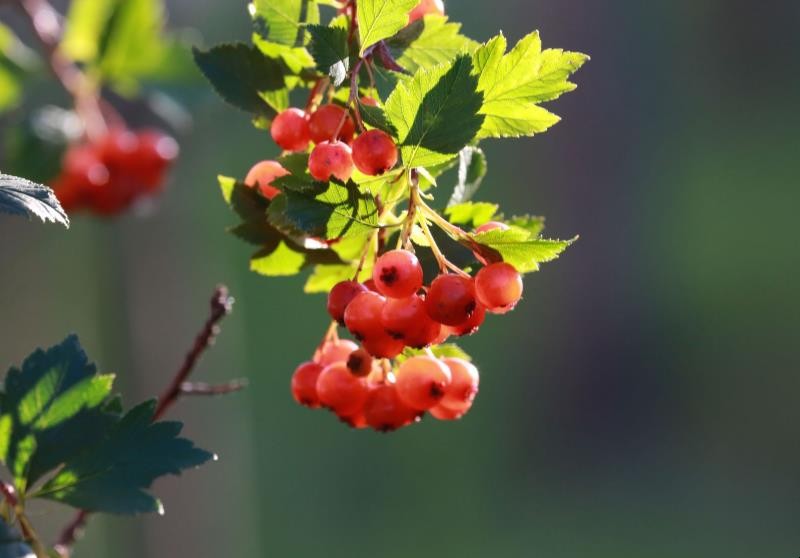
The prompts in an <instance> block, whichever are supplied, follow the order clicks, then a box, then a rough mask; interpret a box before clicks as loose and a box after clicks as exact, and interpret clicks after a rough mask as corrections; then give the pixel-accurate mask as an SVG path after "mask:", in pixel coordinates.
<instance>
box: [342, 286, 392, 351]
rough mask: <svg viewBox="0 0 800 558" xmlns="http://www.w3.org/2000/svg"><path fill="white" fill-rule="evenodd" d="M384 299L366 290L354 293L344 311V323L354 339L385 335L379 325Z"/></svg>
mask: <svg viewBox="0 0 800 558" xmlns="http://www.w3.org/2000/svg"><path fill="white" fill-rule="evenodd" d="M384 304H386V299H385V298H383V297H382V296H381V295H379V294H378V293H374V292H372V291H367V292H364V293H361V294H359V295H356V297H355V298H354V299H353V300H352V301H351V302H350V304H348V305H347V309H346V310H345V311H344V323H345V325H346V326H347V329H348V330H349V331H350V333H352V334H353V335H354V336H355V338H356V339H359V340H363V339H367V338H368V337H380V336H381V335H385V333H384V331H383V326H382V325H381V310H383V305H384Z"/></svg>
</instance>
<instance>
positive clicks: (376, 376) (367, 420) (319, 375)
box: [292, 339, 479, 432]
mask: <svg viewBox="0 0 800 558" xmlns="http://www.w3.org/2000/svg"><path fill="white" fill-rule="evenodd" d="M389 368H390V366H389V364H388V361H387V360H378V359H374V358H373V356H372V355H371V354H370V353H369V352H368V351H367V350H365V349H363V348H359V347H358V345H356V344H355V343H354V342H352V341H348V340H344V339H332V340H329V341H326V342H325V343H323V345H322V347H321V348H320V350H318V351H317V354H316V355H315V358H314V360H312V361H310V362H305V363H303V364H301V365H300V366H299V367H298V368H297V370H296V371H295V373H294V376H292V394H293V395H294V398H295V400H296V401H297V402H298V403H300V404H301V405H306V406H308V407H311V408H320V407H326V408H328V409H330V410H331V411H332V412H333V413H335V414H336V415H337V416H338V417H339V418H340V419H341V420H342V421H344V422H345V423H347V424H349V425H350V426H352V427H353V428H366V427H371V428H373V429H375V430H378V431H380V432H391V431H393V430H397V429H398V428H402V427H404V426H408V425H410V424H413V423H415V422H417V421H419V420H420V419H421V418H422V416H423V415H424V414H425V412H429V413H430V414H431V415H432V416H433V417H435V418H437V419H440V420H455V419H458V418H461V417H462V416H464V415H465V414H466V413H467V411H469V409H470V407H472V402H473V401H474V399H475V396H476V395H477V393H478V382H479V375H478V369H477V368H475V366H473V365H472V364H471V363H470V362H468V361H466V360H463V359H460V358H443V359H439V358H436V357H434V356H424V355H423V356H413V357H411V358H408V359H407V360H404V361H403V362H402V363H400V365H399V366H398V367H397V370H396V371H395V372H391V371H390V369H389Z"/></svg>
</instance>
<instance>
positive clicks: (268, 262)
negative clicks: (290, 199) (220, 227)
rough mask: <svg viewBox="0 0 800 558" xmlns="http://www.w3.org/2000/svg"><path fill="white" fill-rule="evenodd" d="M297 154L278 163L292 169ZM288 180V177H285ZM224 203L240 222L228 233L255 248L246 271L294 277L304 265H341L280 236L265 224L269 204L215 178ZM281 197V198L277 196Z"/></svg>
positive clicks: (332, 255) (321, 248) (308, 244)
mask: <svg viewBox="0 0 800 558" xmlns="http://www.w3.org/2000/svg"><path fill="white" fill-rule="evenodd" d="M299 157H301V154H293V155H287V156H285V157H284V158H282V159H281V161H282V162H284V163H285V164H286V165H288V166H287V168H292V167H293V166H294V165H296V164H298V161H297V159H298V158H299ZM287 178H288V177H287ZM218 179H219V183H220V189H221V191H222V196H223V198H224V199H225V202H226V203H227V204H228V205H229V206H230V208H231V209H232V210H233V211H235V212H236V213H237V214H238V215H239V216H240V217H241V218H242V219H243V222H242V223H240V224H238V225H236V226H235V227H232V228H231V229H230V232H231V233H232V234H234V235H235V236H237V237H239V238H240V239H242V240H244V241H245V242H248V243H250V244H255V245H256V246H259V248H260V249H259V250H258V252H256V253H255V254H254V255H253V256H252V257H251V258H250V269H251V270H252V271H255V272H256V273H260V274H261V275H267V276H285V275H294V274H296V273H298V272H300V270H301V269H302V268H303V267H305V266H306V265H311V264H316V263H323V264H334V263H335V264H338V263H341V259H340V257H339V256H338V255H337V254H336V252H334V251H333V250H331V249H330V248H329V247H328V246H326V245H324V244H322V243H320V242H318V241H316V242H314V241H310V240H307V239H305V238H302V235H299V234H295V233H294V232H292V231H290V232H288V233H287V232H283V231H280V230H278V229H277V228H275V227H274V226H273V225H272V224H270V223H269V221H267V210H268V208H269V207H270V205H271V204H270V201H269V200H267V199H266V198H265V197H263V196H262V195H261V194H259V193H258V191H256V190H255V189H254V188H249V187H248V186H245V185H244V184H242V183H241V182H237V181H236V180H235V179H233V178H228V177H225V176H220V177H218ZM279 197H282V196H279Z"/></svg>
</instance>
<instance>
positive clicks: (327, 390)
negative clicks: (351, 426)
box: [317, 362, 367, 416]
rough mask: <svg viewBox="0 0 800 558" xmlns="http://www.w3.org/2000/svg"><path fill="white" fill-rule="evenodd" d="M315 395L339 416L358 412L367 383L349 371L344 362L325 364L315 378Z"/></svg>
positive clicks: (364, 396) (365, 395)
mask: <svg viewBox="0 0 800 558" xmlns="http://www.w3.org/2000/svg"><path fill="white" fill-rule="evenodd" d="M317 395H318V396H319V401H320V403H322V404H323V405H324V406H326V407H328V408H330V409H331V410H332V411H333V412H335V413H336V414H337V415H339V416H350V415H353V414H355V413H356V412H358V411H359V410H360V409H361V408H362V407H363V406H364V402H365V401H366V399H367V384H366V382H365V381H364V380H363V379H362V378H357V377H355V376H353V375H352V374H351V373H350V370H348V369H347V365H346V364H345V363H344V362H337V363H336V364H331V365H330V366H326V367H325V368H324V369H323V370H322V372H321V373H320V375H319V378H318V379H317Z"/></svg>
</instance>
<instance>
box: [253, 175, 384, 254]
mask: <svg viewBox="0 0 800 558" xmlns="http://www.w3.org/2000/svg"><path fill="white" fill-rule="evenodd" d="M267 218H268V219H269V221H270V223H272V224H273V225H274V226H275V227H277V228H278V229H280V230H282V231H284V232H286V233H287V234H292V233H295V234H301V235H307V236H312V237H317V238H322V239H324V240H334V239H340V238H342V237H346V236H350V235H359V236H360V235H367V234H369V233H370V232H372V230H374V229H376V228H377V226H378V210H377V207H376V205H375V198H374V197H373V196H372V195H371V194H368V193H364V192H360V191H359V189H358V187H357V186H356V185H355V184H354V183H353V182H348V183H347V184H339V183H336V182H330V183H329V184H324V183H317V184H316V187H315V189H314V190H307V191H305V192H299V191H294V190H286V191H285V192H284V194H283V195H282V196H278V197H277V198H275V199H274V200H273V201H272V203H271V204H270V207H269V209H268V210H267Z"/></svg>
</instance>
